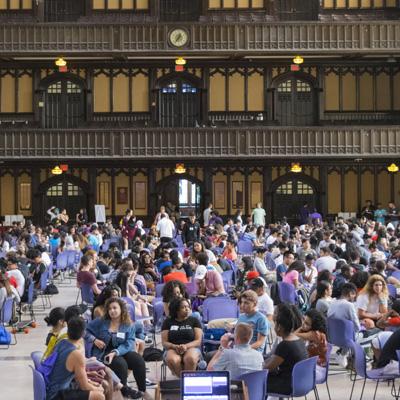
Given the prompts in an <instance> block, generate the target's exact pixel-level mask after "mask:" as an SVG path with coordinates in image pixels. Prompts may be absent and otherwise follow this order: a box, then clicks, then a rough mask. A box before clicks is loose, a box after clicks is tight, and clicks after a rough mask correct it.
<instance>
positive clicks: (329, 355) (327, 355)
mask: <svg viewBox="0 0 400 400" xmlns="http://www.w3.org/2000/svg"><path fill="white" fill-rule="evenodd" d="M332 348H333V346H332V345H331V344H330V343H328V345H327V347H326V353H325V358H326V365H325V375H324V376H323V377H321V379H319V380H318V379H317V380H316V382H315V383H316V384H317V385H320V384H321V383H325V382H326V380H327V379H328V374H329V360H330V358H331V353H332Z"/></svg>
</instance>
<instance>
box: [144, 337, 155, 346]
mask: <svg viewBox="0 0 400 400" xmlns="http://www.w3.org/2000/svg"><path fill="white" fill-rule="evenodd" d="M144 344H145V345H146V346H152V345H153V340H152V339H150V338H149V337H148V336H145V338H144Z"/></svg>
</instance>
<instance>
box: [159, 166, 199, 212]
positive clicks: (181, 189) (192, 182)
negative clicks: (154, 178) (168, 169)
mask: <svg viewBox="0 0 400 400" xmlns="http://www.w3.org/2000/svg"><path fill="white" fill-rule="evenodd" d="M156 193H157V198H158V201H157V208H160V206H162V205H164V206H166V207H167V208H169V209H173V210H176V211H179V213H180V216H181V218H186V217H188V216H189V214H190V213H191V212H194V213H195V214H196V215H197V216H199V215H200V213H201V208H202V205H201V200H202V199H201V193H202V182H201V181H199V180H198V179H197V178H194V177H192V176H190V175H188V174H183V175H176V174H175V175H171V176H168V177H167V178H164V179H163V180H161V181H160V182H158V183H157V185H156Z"/></svg>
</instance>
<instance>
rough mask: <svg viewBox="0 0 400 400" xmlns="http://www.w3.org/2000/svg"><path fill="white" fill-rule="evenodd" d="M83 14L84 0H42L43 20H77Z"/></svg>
mask: <svg viewBox="0 0 400 400" xmlns="http://www.w3.org/2000/svg"><path fill="white" fill-rule="evenodd" d="M84 14H85V0H44V20H45V22H66V21H77V20H78V19H79V17H81V16H83V15H84Z"/></svg>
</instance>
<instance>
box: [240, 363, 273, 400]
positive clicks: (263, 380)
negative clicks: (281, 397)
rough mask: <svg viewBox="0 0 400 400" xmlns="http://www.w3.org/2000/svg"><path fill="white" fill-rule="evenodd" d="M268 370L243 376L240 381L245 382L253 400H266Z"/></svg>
mask: <svg viewBox="0 0 400 400" xmlns="http://www.w3.org/2000/svg"><path fill="white" fill-rule="evenodd" d="M267 376H268V370H266V369H263V370H261V371H255V372H249V373H247V374H244V375H242V376H241V377H240V378H239V380H241V381H244V383H245V384H246V387H247V391H248V393H249V399H251V400H265V396H266V394H267Z"/></svg>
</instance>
